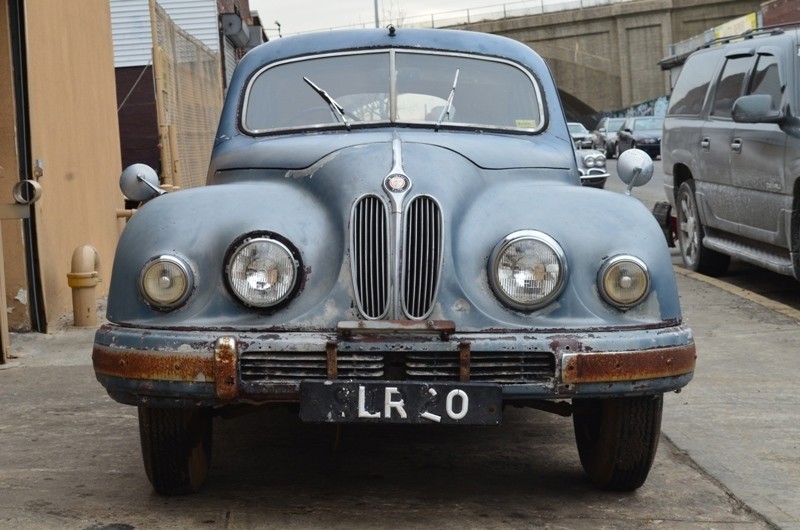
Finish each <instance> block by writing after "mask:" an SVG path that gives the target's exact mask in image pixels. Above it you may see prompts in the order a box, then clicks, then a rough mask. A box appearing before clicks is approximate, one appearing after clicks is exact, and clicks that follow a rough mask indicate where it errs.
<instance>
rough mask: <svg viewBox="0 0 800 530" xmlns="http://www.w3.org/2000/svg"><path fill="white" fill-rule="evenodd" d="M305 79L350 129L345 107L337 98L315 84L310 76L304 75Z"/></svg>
mask: <svg viewBox="0 0 800 530" xmlns="http://www.w3.org/2000/svg"><path fill="white" fill-rule="evenodd" d="M303 81H305V82H306V84H308V86H310V87H311V88H313V89H314V92H316V93H317V94H319V97H321V98H322V99H324V100H325V103H327V104H328V106H329V107H330V108H331V111H332V112H333V113H334V114H335V115H336V117H337V119H339V120H341V121H342V123H344V125H345V127H347V130H350V122H349V121H347V118H345V116H344V107H342V106H341V105H339V104H338V103H336V100H335V99H333V97H332V96H331V95H330V94H328V93H327V92H325V91H324V90H322V89H321V88H320V87H318V86H317V85H315V84H314V83H313V82H312V81H311V80H310V79H309V78H307V77H303Z"/></svg>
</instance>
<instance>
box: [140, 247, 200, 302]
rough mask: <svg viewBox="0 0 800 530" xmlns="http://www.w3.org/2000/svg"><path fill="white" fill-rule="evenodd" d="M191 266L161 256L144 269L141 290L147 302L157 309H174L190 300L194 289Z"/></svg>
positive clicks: (175, 259)
mask: <svg viewBox="0 0 800 530" xmlns="http://www.w3.org/2000/svg"><path fill="white" fill-rule="evenodd" d="M193 283H194V277H193V275H192V271H191V269H190V268H189V266H188V265H187V264H186V263H184V262H183V261H182V260H180V259H179V258H176V257H175V256H159V257H157V258H154V259H152V260H150V261H149V262H148V263H147V264H146V265H145V266H144V269H142V274H141V277H140V280H139V288H140V290H141V292H142V295H144V297H145V299H146V300H147V302H148V303H149V304H150V305H151V306H153V307H155V308H157V309H172V308H174V307H177V306H179V305H181V304H182V303H183V302H185V301H186V299H187V298H189V294H190V293H191V292H192V288H193V287H194V285H193Z"/></svg>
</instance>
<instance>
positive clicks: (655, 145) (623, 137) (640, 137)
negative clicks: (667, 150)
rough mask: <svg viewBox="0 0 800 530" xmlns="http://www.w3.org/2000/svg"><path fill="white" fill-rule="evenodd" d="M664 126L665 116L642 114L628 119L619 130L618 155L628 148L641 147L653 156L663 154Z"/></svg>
mask: <svg viewBox="0 0 800 530" xmlns="http://www.w3.org/2000/svg"><path fill="white" fill-rule="evenodd" d="M663 126H664V118H654V117H652V116H640V117H635V118H628V119H626V120H625V123H623V124H622V127H620V129H619V131H618V132H617V147H616V155H617V157H619V155H620V154H622V153H624V152H625V151H627V150H628V149H641V150H642V151H644V152H645V153H647V154H648V155H650V156H651V157H653V158H657V157H659V156H661V132H662V131H661V130H662V128H663Z"/></svg>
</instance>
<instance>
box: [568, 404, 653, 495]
mask: <svg viewBox="0 0 800 530" xmlns="http://www.w3.org/2000/svg"><path fill="white" fill-rule="evenodd" d="M573 404H574V406H575V410H574V413H573V416H572V419H573V426H574V428H575V441H576V443H577V446H578V455H579V457H580V460H581V465H582V466H583V469H584V471H586V474H587V475H588V476H589V478H590V479H591V481H592V483H593V484H594V485H595V486H597V487H598V488H601V489H605V490H614V491H633V490H635V489H637V488H639V487H640V486H641V485H642V484H644V482H645V480H647V475H648V474H649V473H650V468H651V467H652V465H653V459H654V458H655V455H656V449H657V448H658V440H659V437H660V436H661V411H662V409H663V405H664V399H663V396H662V395H661V394H657V395H654V396H637V397H624V398H607V399H576V400H574V401H573Z"/></svg>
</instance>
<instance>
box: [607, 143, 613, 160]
mask: <svg viewBox="0 0 800 530" xmlns="http://www.w3.org/2000/svg"><path fill="white" fill-rule="evenodd" d="M606 158H614V146H612V145H611V144H609V143H606Z"/></svg>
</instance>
